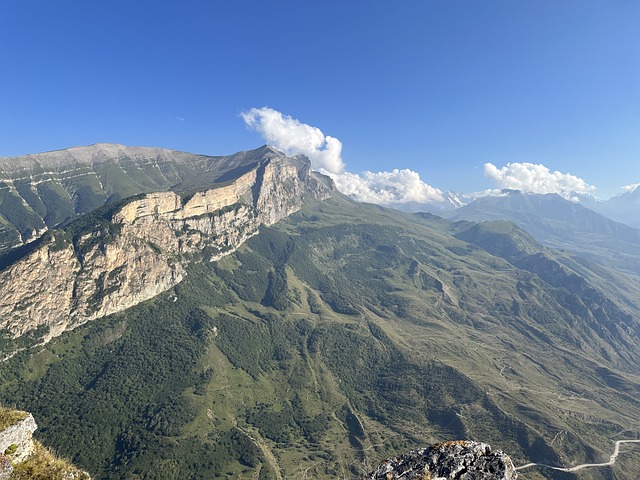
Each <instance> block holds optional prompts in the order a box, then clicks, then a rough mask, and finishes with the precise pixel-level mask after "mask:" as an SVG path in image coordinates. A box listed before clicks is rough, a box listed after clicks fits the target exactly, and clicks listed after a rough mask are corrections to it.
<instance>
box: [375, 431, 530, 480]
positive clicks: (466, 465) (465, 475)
mask: <svg viewBox="0 0 640 480" xmlns="http://www.w3.org/2000/svg"><path fill="white" fill-rule="evenodd" d="M516 478H518V474H517V473H516V470H515V467H514V466H513V462H512V461H511V459H510V458H509V457H508V456H507V455H506V454H505V453H503V452H502V451H500V450H496V451H492V450H491V447H490V446H489V445H487V444H486V443H480V442H470V441H456V442H445V443H438V444H435V445H432V446H430V447H427V448H423V449H420V450H412V451H411V452H409V453H405V454H404V455H400V456H399V457H393V458H390V459H388V460H386V461H384V462H383V463H382V464H381V465H380V466H379V467H378V468H377V469H376V470H375V471H373V472H371V473H370V474H368V475H367V476H366V477H365V478H364V480H394V479H402V480H454V479H455V480H515V479H516Z"/></svg>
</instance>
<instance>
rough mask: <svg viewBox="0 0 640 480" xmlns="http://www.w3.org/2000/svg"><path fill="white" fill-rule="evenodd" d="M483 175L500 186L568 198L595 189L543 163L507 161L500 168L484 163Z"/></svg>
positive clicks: (577, 178) (581, 180)
mask: <svg viewBox="0 0 640 480" xmlns="http://www.w3.org/2000/svg"><path fill="white" fill-rule="evenodd" d="M484 175H485V177H487V178H489V179H491V180H494V181H495V182H496V184H497V185H498V186H499V187H500V188H508V189H511V190H520V191H522V192H526V193H557V194H559V195H562V196H563V197H565V198H570V197H572V194H573V193H580V194H587V193H590V192H592V191H593V190H595V187H594V186H593V185H589V184H588V183H587V182H585V181H584V180H583V179H581V178H579V177H576V176H575V175H571V174H569V173H561V172H558V171H555V172H552V171H551V170H549V169H548V168H547V167H545V166H544V165H542V164H535V163H526V162H525V163H507V164H506V165H505V166H504V167H502V168H498V167H496V166H495V165H493V164H492V163H485V164H484Z"/></svg>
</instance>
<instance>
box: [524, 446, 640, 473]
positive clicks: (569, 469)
mask: <svg viewBox="0 0 640 480" xmlns="http://www.w3.org/2000/svg"><path fill="white" fill-rule="evenodd" d="M621 443H640V440H618V441H617V442H616V448H615V449H614V450H613V455H611V458H609V461H608V462H606V463H583V464H582V465H576V466H575V467H552V466H551V465H545V464H544V463H527V464H526V465H522V466H521V467H516V470H523V469H525V468H529V467H547V468H551V469H553V470H560V471H561V472H575V471H577V470H582V469H583V468H589V467H607V466H609V465H613V464H614V463H616V458H618V454H619V453H620V444H621Z"/></svg>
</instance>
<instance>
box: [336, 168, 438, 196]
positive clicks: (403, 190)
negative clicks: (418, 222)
mask: <svg viewBox="0 0 640 480" xmlns="http://www.w3.org/2000/svg"><path fill="white" fill-rule="evenodd" d="M334 181H335V182H336V187H337V188H338V190H339V191H341V192H342V193H344V194H345V195H349V196H350V197H352V198H355V199H356V200H359V201H361V202H370V203H380V204H383V205H395V204H399V203H409V202H416V203H429V202H433V201H443V200H444V198H443V196H442V192H441V191H440V190H438V189H437V188H434V187H432V186H430V185H427V184H426V183H424V182H423V181H422V180H420V175H419V174H418V173H417V172H414V171H412V170H409V169H403V170H398V169H397V168H396V169H394V170H393V171H391V172H362V173H361V174H360V175H358V174H354V173H349V172H344V173H343V174H341V175H338V176H337V177H335V178H334Z"/></svg>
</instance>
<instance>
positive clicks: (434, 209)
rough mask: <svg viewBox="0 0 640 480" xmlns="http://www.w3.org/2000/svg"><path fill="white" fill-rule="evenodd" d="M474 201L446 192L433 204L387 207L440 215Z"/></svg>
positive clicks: (467, 196) (460, 194) (422, 203)
mask: <svg viewBox="0 0 640 480" xmlns="http://www.w3.org/2000/svg"><path fill="white" fill-rule="evenodd" d="M472 201H473V197H472V196H470V195H466V194H464V193H459V192H452V191H449V192H444V193H443V194H442V200H432V201H431V202H427V203H425V202H407V203H402V204H394V205H386V206H388V207H391V208H396V209H398V210H402V211H404V212H414V213H415V212H429V213H435V214H440V213H442V212H450V211H452V210H455V209H457V208H460V207H462V206H464V205H466V204H468V203H470V202H472Z"/></svg>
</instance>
